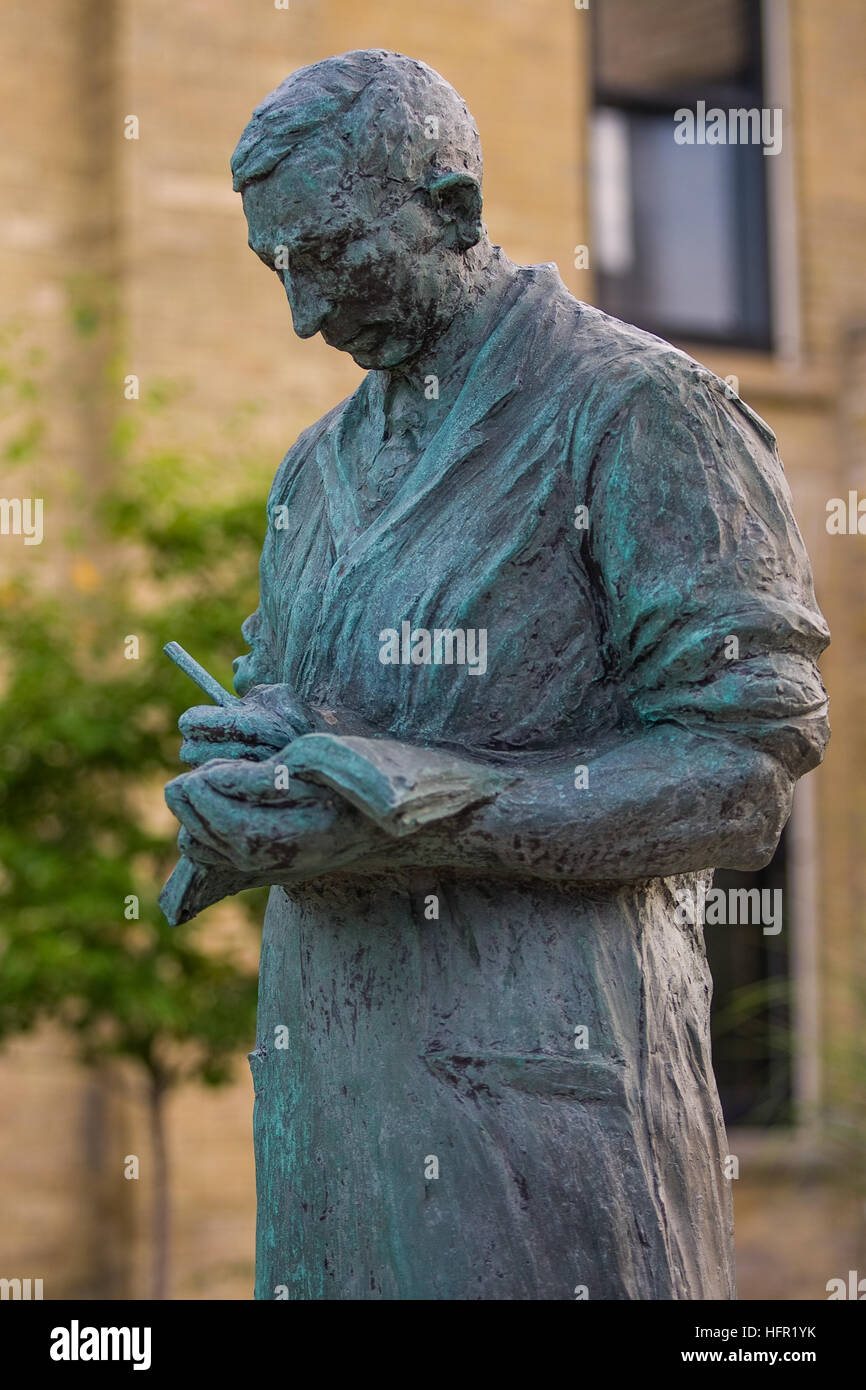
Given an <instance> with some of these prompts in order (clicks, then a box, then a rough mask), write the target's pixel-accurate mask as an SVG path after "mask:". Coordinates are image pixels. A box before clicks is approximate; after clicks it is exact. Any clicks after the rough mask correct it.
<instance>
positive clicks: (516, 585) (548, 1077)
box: [164, 50, 828, 1299]
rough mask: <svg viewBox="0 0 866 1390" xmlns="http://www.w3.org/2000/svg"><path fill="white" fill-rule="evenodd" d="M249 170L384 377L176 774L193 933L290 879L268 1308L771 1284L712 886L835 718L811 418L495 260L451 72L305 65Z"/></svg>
mask: <svg viewBox="0 0 866 1390" xmlns="http://www.w3.org/2000/svg"><path fill="white" fill-rule="evenodd" d="M232 168H233V171H234V186H235V188H236V189H237V190H239V191H240V193H241V194H242V197H243V206H244V212H245V214H246V218H247V222H248V226H249V242H250V246H251V247H252V249H253V251H254V252H255V253H256V255H257V256H259V257H260V259H261V260H262V261H264V263H265V264H266V265H267V266H269V267H270V268H272V269H273V270H274V272H275V273H276V275H277V277H278V279H279V280H280V282H281V284H282V286H283V288H284V289H285V292H286V296H287V298H288V301H289V305H290V308H291V311H292V319H293V322H294V328H295V332H296V333H297V334H298V335H299V336H300V337H302V338H309V337H312V336H313V335H314V334H315V333H321V334H322V336H323V338H324V339H325V341H326V342H327V343H329V344H331V345H332V346H333V347H335V348H337V349H339V350H340V351H343V352H348V353H349V354H350V355H351V356H352V357H353V358H354V360H355V361H356V362H357V363H358V364H359V365H360V366H361V367H364V368H366V369H367V375H366V376H365V377H364V380H363V381H362V383H361V385H360V386H359V387H358V389H357V390H356V391H355V392H354V393H353V395H351V396H350V397H349V398H348V399H347V400H345V401H343V402H341V403H340V404H339V405H337V406H335V407H334V409H333V410H331V411H329V413H328V414H327V415H325V416H324V418H323V419H321V420H319V421H318V422H317V423H316V424H314V425H312V426H311V427H310V428H309V429H307V430H305V431H304V433H303V434H302V435H301V436H300V438H299V439H298V440H297V442H296V443H295V444H293V445H292V447H291V448H290V449H289V452H288V454H287V455H286V457H285V459H284V460H283V463H282V465H281V466H280V468H279V470H278V472H277V475H276V479H275V481H274V484H273V488H272V490H271V494H270V498H269V501H268V529H267V535H266V539H265V543H264V550H263V553H262V561H261V597H260V604H259V608H258V610H257V612H256V613H255V614H254V615H253V616H252V617H251V618H249V619H248V620H247V622H246V623H245V625H244V627H243V634H244V636H245V638H246V640H247V643H248V645H249V646H250V648H251V651H250V653H249V654H248V655H247V656H244V657H242V658H240V659H239V660H238V661H237V662H236V663H235V672H236V674H235V687H236V689H237V691H238V694H239V695H240V696H242V699H241V701H240V703H236V704H234V705H230V706H228V707H225V708H223V707H214V708H211V707H196V708H193V709H191V710H188V711H187V712H186V714H185V715H184V716H183V717H182V719H181V729H182V732H183V734H184V744H183V749H182V756H183V757H184V759H185V760H186V761H187V762H188V763H190V764H191V765H192V768H193V770H192V771H190V772H188V773H186V774H185V775H183V776H181V777H179V778H177V779H176V780H175V781H174V782H172V783H171V784H170V785H169V787H168V789H167V792H166V796H167V800H168V803H169V805H170V806H171V808H172V810H173V811H174V812H175V814H176V815H177V816H178V818H179V820H180V821H181V822H182V826H183V828H182V830H181V834H180V838H179V843H180V846H181V848H182V850H183V852H184V856H185V860H184V861H182V862H185V863H186V866H187V870H188V874H187V878H186V880H185V883H186V888H185V890H184V893H183V894H179V893H178V892H175V891H174V890H172V889H169V890H167V892H166V895H165V897H164V903H165V906H166V912H167V915H169V917H170V918H171V919H172V920H186V919H187V918H188V917H190V916H192V915H194V914H195V912H197V911H199V910H201V908H202V907H203V906H205V905H206V904H207V903H208V902H212V901H215V900H216V899H218V898H220V897H222V896H225V895H226V894H228V893H234V892H237V891H239V890H240V889H243V888H245V887H248V886H251V885H261V884H269V885H272V887H271V894H270V899H269V904H268V910H267V915H266V918H265V924H264V939H263V944H262V957H261V979H260V1000H259V1015H258V1040H257V1046H256V1048H255V1051H254V1052H253V1054H252V1056H251V1065H252V1070H253V1076H254V1081H255V1092H256V1105H255V1144H256V1164H257V1178H258V1181H257V1187H258V1234H257V1279H256V1295H257V1297H259V1298H275V1297H276V1298H279V1297H290V1298H305V1299H364V1298H373V1299H376V1298H387V1299H426V1298H430V1299H498V1298H503V1299H573V1298H574V1297H575V1296H577V1297H589V1298H593V1299H681V1298H692V1299H726V1298H732V1297H733V1296H734V1279H733V1254H732V1218H731V1194H730V1184H729V1182H728V1180H727V1179H726V1176H725V1172H724V1157H725V1153H726V1145H725V1136H724V1129H723V1124H722V1118H721V1112H720V1107H719V1102H718V1096H717V1091H716V1086H715V1081H714V1078H713V1073H712V1066H711V1060H710V1043H709V1005H710V990H711V982H710V977H709V973H708V969H707V963H706V958H705V952H704V946H703V940H702V930H701V924H700V913H699V912H698V911H697V905H698V902H699V899H700V896H701V894H702V892H703V891H704V889H705V887H706V885H707V883H708V882H709V879H710V875H711V873H712V870H713V868H714V867H726V868H734V869H757V868H759V867H761V866H763V865H765V864H766V863H767V862H768V861H769V859H770V858H771V856H772V854H773V851H774V849H775V847H776V844H777V842H778V839H779V835H780V833H781V830H782V828H783V826H784V824H785V822H786V820H787V818H788V816H789V813H790V809H791V798H792V792H793V787H794V783H795V781H796V779H797V778H798V777H800V776H801V775H802V774H803V773H805V772H808V771H809V770H810V769H811V768H814V767H815V766H816V765H817V764H818V763H819V762H820V761H821V758H822V756H823V750H824V746H825V743H826V739H827V733H828V731H827V722H826V712H827V703H826V695H825V692H824V689H823V686H822V684H821V680H820V677H819V675H818V672H817V670H816V668H815V664H814V663H815V660H816V658H817V657H818V655H819V654H820V652H821V651H822V649H823V648H824V646H825V645H826V643H827V641H828V632H827V628H826V626H825V623H824V621H823V618H822V617H821V614H820V612H819V611H818V609H817V607H816V603H815V597H814V593H813V588H812V580H811V575H810V570H809V564H808V559H807V556H806V554H805V551H804V548H803V544H802V541H801V538H800V535H799V532H798V530H797V527H796V524H795V522H794V518H793V516H792V512H791V502H790V495H789V491H788V488H787V485H786V482H785V480H784V476H783V473H782V468H781V464H780V461H779V457H778V452H777V450H776V445H775V438H774V436H773V434H772V432H771V430H770V429H769V428H768V427H767V426H766V425H765V424H764V422H763V421H762V420H761V419H759V418H758V416H756V415H755V414H754V413H753V412H752V411H751V410H750V409H749V408H748V407H747V406H746V405H744V404H743V402H742V401H740V400H739V399H738V398H737V397H736V396H735V395H733V394H732V393H731V391H730V390H729V389H728V388H727V387H726V386H725V384H724V383H723V382H722V381H720V380H719V379H718V378H717V377H715V376H714V375H712V374H711V373H710V372H708V371H705V370H703V369H702V368H700V367H699V366H698V364H697V363H696V362H695V361H693V360H692V359H691V358H690V357H688V356H686V355H685V354H683V353H681V352H679V351H677V350H676V349H674V348H672V347H671V346H670V345H669V344H667V343H665V342H663V341H661V340H660V339H658V338H656V337H653V336H651V335H649V334H647V333H644V332H641V331H638V330H637V329H635V328H633V327H630V326H629V325H627V324H624V323H621V322H619V321H617V320H616V319H613V318H610V317H608V316H607V315H605V314H603V313H601V312H599V311H598V310H597V309H594V308H592V307H591V306H590V305H588V304H584V303H580V302H578V301H577V300H575V299H574V298H573V297H572V296H571V295H570V294H569V293H568V292H567V290H566V289H565V287H564V286H563V284H562V282H561V280H560V278H559V276H558V274H557V272H556V269H555V267H554V266H553V265H549V264H548V265H536V266H518V265H514V264H513V263H512V262H511V261H509V259H508V257H507V256H506V255H505V254H504V253H503V251H502V250H501V249H500V248H499V247H498V246H494V245H492V244H491V242H490V241H489V240H488V237H487V233H486V230H485V227H484V225H483V223H482V220H481V150H480V146H479V140H478V133H477V130H476V127H475V124H474V122H473V120H472V118H471V116H470V114H469V112H468V110H467V108H466V105H465V103H464V102H463V101H462V100H461V98H460V97H459V96H458V94H457V93H456V92H455V91H454V90H453V88H452V87H450V86H449V85H448V83H446V82H445V81H444V80H443V79H442V78H441V77H440V76H439V75H438V74H437V73H435V72H433V71H432V70H431V69H430V68H429V67H427V66H426V65H425V64H423V63H420V62H415V61H413V60H411V59H409V58H405V57H402V56H400V55H398V54H395V53H390V52H384V51H379V50H370V51H362V52H353V53H347V54H344V55H342V56H341V57H335V58H330V59H328V60H327V61H324V62H320V63H316V64H314V65H313V66H311V67H307V68H302V69H301V70H299V71H297V72H295V73H293V74H292V75H291V76H290V77H288V78H287V79H286V81H285V82H283V83H282V84H281V85H280V86H279V87H278V88H277V89H276V91H274V92H272V93H271V95H270V96H268V97H267V98H266V99H265V100H264V101H263V102H262V104H261V105H260V106H259V107H258V108H257V110H256V111H255V113H254V115H253V117H252V120H251V121H250V123H249V125H248V126H247V128H246V130H245V131H244V133H243V135H242V137H241V140H240V143H239V145H238V147H237V149H236V150H235V153H234V157H233V159H232ZM528 215H531V210H530V211H529V214H528Z"/></svg>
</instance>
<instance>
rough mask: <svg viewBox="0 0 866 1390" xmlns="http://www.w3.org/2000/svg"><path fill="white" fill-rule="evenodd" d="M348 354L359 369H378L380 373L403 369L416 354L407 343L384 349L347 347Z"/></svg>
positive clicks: (345, 350)
mask: <svg viewBox="0 0 866 1390" xmlns="http://www.w3.org/2000/svg"><path fill="white" fill-rule="evenodd" d="M343 351H344V352H348V354H349V356H350V357H351V358H352V359H353V361H355V362H357V364H358V366H359V367H364V368H366V369H367V370H369V369H370V368H376V369H378V370H379V371H385V370H390V369H391V368H392V367H401V366H402V365H403V363H404V362H409V361H410V360H411V359H412V357H413V355H414V353H413V350H412V349H411V348H409V347H408V345H407V344H406V343H395V344H394V345H393V346H388V345H387V344H386V345H385V346H382V347H368V348H364V347H357V348H351V347H347V348H344V349H343Z"/></svg>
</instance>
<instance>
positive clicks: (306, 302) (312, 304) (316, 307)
mask: <svg viewBox="0 0 866 1390" xmlns="http://www.w3.org/2000/svg"><path fill="white" fill-rule="evenodd" d="M283 284H284V286H285V290H286V298H287V299H288V301H289V308H290V309H291V311H292V323H293V324H294V327H295V332H296V333H297V335H298V337H299V338H312V337H313V334H314V333H318V331H319V329H320V328H321V326H322V324H323V322H324V320H325V319H326V317H327V315H328V312H329V310H330V309H331V307H332V306H331V304H330V301H329V300H327V299H326V298H325V297H324V295H322V294H319V293H317V291H316V290H315V289H314V287H313V286H312V285H305V284H304V283H303V282H299V281H298V280H297V279H290V278H289V274H288V272H287V271H286V272H284V274H283Z"/></svg>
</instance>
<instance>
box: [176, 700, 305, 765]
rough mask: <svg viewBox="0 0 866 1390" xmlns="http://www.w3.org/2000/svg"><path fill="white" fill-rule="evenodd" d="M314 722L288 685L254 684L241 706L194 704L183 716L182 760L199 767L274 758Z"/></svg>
mask: <svg viewBox="0 0 866 1390" xmlns="http://www.w3.org/2000/svg"><path fill="white" fill-rule="evenodd" d="M312 727H313V726H312V723H311V721H310V716H309V715H308V713H307V711H306V710H305V709H304V707H303V706H302V705H301V703H300V702H299V701H298V700H296V699H295V698H294V696H292V695H291V694H290V693H289V691H288V688H287V687H286V686H281V685H255V686H253V687H252V689H251V690H250V691H249V692H248V693H247V694H246V695H245V696H244V698H243V700H242V701H241V702H240V704H236V705H193V706H192V708H191V709H188V710H186V711H185V712H184V713H183V714H182V715H181V717H180V719H179V720H178V728H179V729H180V732H181V733H182V735H183V743H182V744H181V749H180V758H181V762H185V763H188V764H189V766H190V767H200V766H201V764H202V763H207V762H210V761H211V760H212V759H213V758H232V759H234V758H249V759H252V760H254V761H256V762H262V761H264V760H265V759H266V758H272V757H273V756H274V754H275V753H278V752H279V751H280V749H281V748H285V747H286V745H287V744H289V743H291V742H292V741H293V739H295V738H298V737H299V736H300V735H301V734H306V733H309V732H310V731H311V729H312Z"/></svg>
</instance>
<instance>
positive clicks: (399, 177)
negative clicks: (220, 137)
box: [232, 49, 486, 367]
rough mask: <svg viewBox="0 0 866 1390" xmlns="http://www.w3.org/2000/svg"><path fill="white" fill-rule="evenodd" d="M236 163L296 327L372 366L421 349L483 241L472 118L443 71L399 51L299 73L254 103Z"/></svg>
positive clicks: (444, 317)
mask: <svg viewBox="0 0 866 1390" xmlns="http://www.w3.org/2000/svg"><path fill="white" fill-rule="evenodd" d="M232 173H233V175H234V186H235V189H236V190H239V191H240V192H241V193H242V195H243V203H244V212H245V214H246V218H247V224H248V227H249V240H250V246H251V247H252V249H253V250H254V251H255V252H256V254H257V255H258V256H259V257H260V258H261V259H262V260H263V261H264V262H265V264H266V265H268V266H270V267H271V268H272V269H274V270H276V272H277V273H278V274H279V276H280V278H281V280H282V281H283V284H284V286H285V290H286V295H287V297H288V300H289V304H290V306H291V310H292V319H293V322H294V326H295V332H296V333H297V334H298V335H299V336H300V337H302V338H309V337H312V336H313V334H314V333H316V332H321V333H322V336H323V338H324V339H325V341H326V342H328V343H330V344H332V346H334V347H337V348H341V349H342V350H343V351H346V352H349V353H350V354H351V356H352V357H354V359H355V361H356V362H357V363H358V364H359V365H360V366H362V367H394V366H398V365H400V364H401V363H403V362H406V361H410V360H411V359H412V358H413V357H415V356H417V355H418V353H419V352H420V351H421V350H422V349H423V348H424V347H425V345H427V344H428V343H429V342H430V341H431V340H433V339H434V338H435V337H436V336H437V334H438V333H439V332H440V331H441V330H442V328H443V327H444V325H445V323H447V321H448V319H449V318H450V317H451V316H453V314H454V312H455V310H456V309H457V308H458V307H459V304H460V298H461V296H460V287H461V280H462V277H463V274H464V270H465V264H466V258H467V256H468V255H471V254H472V252H471V248H473V247H475V246H476V245H477V244H478V243H484V244H486V237H485V233H484V228H483V225H482V223H481V146H480V142H479V139H478V131H477V129H476V127H475V122H474V121H473V119H472V117H471V116H470V114H469V111H468V110H467V107H466V104H465V102H464V101H463V100H462V99H461V98H460V97H459V96H458V94H457V93H456V92H455V91H454V88H453V87H451V86H449V84H448V83H447V82H445V81H444V79H443V78H441V77H440V76H439V75H438V73H435V72H434V71H433V69H432V68H429V67H427V66H426V64H424V63H419V62H416V61H415V60H413V59H411V58H404V57H402V56H401V55H400V54H397V53H389V52H386V51H384V50H380V49H369V50H368V49H364V50H360V51H358V52H354V53H345V54H343V55H342V56H340V57H336V58H327V59H325V60H324V61H323V62H321V63H314V64H313V65H312V66H311V67H307V68H299V69H298V71H297V72H294V73H292V74H291V76H290V77H287V78H286V80H285V82H282V83H281V84H280V86H279V87H277V89H276V91H274V92H272V93H271V94H270V96H268V97H266V98H265V100H264V101H263V102H262V103H261V105H260V106H258V107H257V108H256V110H255V111H254V113H253V117H252V120H251V121H250V123H249V125H248V126H247V128H246V130H245V131H244V133H243V135H242V136H241V139H240V141H239V142H238V146H237V149H236V150H235V152H234V155H233V156H232Z"/></svg>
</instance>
